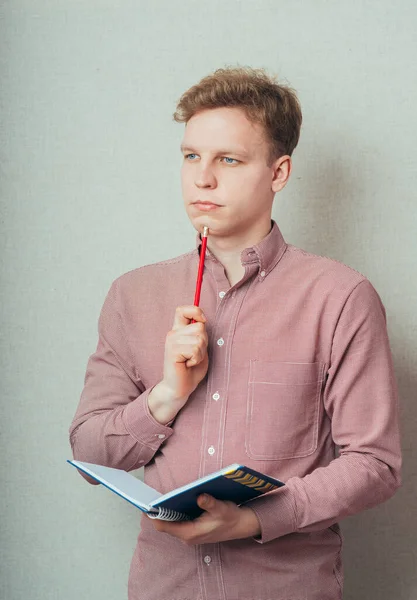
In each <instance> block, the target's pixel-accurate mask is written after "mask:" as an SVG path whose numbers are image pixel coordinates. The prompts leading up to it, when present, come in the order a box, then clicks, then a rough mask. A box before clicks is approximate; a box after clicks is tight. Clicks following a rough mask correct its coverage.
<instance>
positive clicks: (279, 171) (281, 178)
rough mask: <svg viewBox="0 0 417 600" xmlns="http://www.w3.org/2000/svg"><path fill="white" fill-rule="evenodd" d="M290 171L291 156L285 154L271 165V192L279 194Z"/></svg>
mask: <svg viewBox="0 0 417 600" xmlns="http://www.w3.org/2000/svg"><path fill="white" fill-rule="evenodd" d="M291 171H292V160H291V156H289V155H288V154H285V155H284V156H280V157H279V158H277V160H276V161H274V163H273V164H272V181H271V189H272V191H273V192H280V191H281V190H282V188H283V187H285V185H286V183H287V181H288V179H289V177H290V175H291Z"/></svg>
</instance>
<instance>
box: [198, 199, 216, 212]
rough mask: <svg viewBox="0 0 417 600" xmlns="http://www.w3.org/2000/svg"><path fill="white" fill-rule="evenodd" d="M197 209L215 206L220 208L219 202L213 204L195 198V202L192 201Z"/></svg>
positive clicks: (207, 208) (203, 209)
mask: <svg viewBox="0 0 417 600" xmlns="http://www.w3.org/2000/svg"><path fill="white" fill-rule="evenodd" d="M192 205H193V206H195V207H196V208H197V209H198V210H202V211H208V210H214V209H216V208H221V206H220V204H214V202H207V201H204V200H197V202H193V203H192Z"/></svg>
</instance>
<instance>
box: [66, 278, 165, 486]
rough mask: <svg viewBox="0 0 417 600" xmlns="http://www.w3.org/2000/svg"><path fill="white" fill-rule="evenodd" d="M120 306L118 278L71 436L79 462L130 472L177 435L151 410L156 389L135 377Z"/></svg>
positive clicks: (104, 312)
mask: <svg viewBox="0 0 417 600" xmlns="http://www.w3.org/2000/svg"><path fill="white" fill-rule="evenodd" d="M119 307H120V300H119V293H118V280H117V279H116V281H115V282H113V284H112V286H111V288H110V290H109V292H108V294H107V296H106V299H105V301H104V304H103V307H102V309H101V313H100V317H99V321H98V343H97V348H96V351H95V352H94V353H93V354H92V355H91V356H90V358H89V360H88V364H87V370H86V374H85V379H84V387H83V390H82V393H81V398H80V401H79V405H78V408H77V410H76V413H75V416H74V418H73V421H72V423H71V425H70V428H69V438H70V444H71V448H72V452H73V456H74V458H75V459H76V460H80V461H85V462H91V463H96V464H100V465H105V466H108V467H114V468H117V469H123V470H125V471H131V470H133V469H138V468H140V467H142V466H144V465H145V464H146V463H148V462H149V461H150V460H151V459H152V458H153V456H154V455H155V453H156V452H157V451H158V449H159V448H160V446H161V444H163V443H164V442H165V441H166V440H167V439H168V438H169V437H170V436H171V435H172V434H173V429H172V428H171V427H169V425H170V424H171V423H172V422H173V421H170V423H168V424H166V425H162V424H160V423H159V422H158V421H156V419H154V418H153V416H152V415H151V413H150V411H149V407H148V396H149V393H150V392H151V390H152V389H153V388H149V389H145V386H144V385H143V383H142V381H141V380H140V379H138V377H137V376H136V375H135V373H136V369H135V368H134V365H133V360H132V357H131V354H130V350H129V348H128V346H127V343H126V337H127V336H126V335H125V332H124V328H123V322H122V319H121V316H120V310H119ZM83 476H84V475H83ZM84 477H85V479H87V481H89V482H90V483H96V482H95V481H94V480H92V479H91V478H89V477H88V476H84Z"/></svg>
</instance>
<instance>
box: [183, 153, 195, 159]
mask: <svg viewBox="0 0 417 600" xmlns="http://www.w3.org/2000/svg"><path fill="white" fill-rule="evenodd" d="M191 156H197V154H186V155H185V158H190V157H191ZM191 160H192V158H191Z"/></svg>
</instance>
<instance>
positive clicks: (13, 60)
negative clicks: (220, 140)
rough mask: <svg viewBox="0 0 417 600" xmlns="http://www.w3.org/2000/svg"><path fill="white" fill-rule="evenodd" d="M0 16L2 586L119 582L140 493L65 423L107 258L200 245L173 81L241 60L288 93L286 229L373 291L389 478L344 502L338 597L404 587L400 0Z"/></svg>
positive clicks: (26, 591)
mask: <svg viewBox="0 0 417 600" xmlns="http://www.w3.org/2000/svg"><path fill="white" fill-rule="evenodd" d="M0 17H1V19H0V88H1V89H0V103H1V106H0V109H1V111H0V134H1V140H0V141H1V144H0V174H1V180H0V181H1V182H0V186H1V187H0V198H1V224H0V226H1V238H0V245H1V272H0V276H1V288H0V295H1V307H0V319H1V323H0V336H1V337H0V339H1V365H2V375H1V380H0V381H1V415H0V423H1V425H0V427H1V438H0V440H1V445H2V447H1V451H2V461H1V467H0V468H1V478H2V493H1V494H0V509H1V515H2V536H1V537H2V546H1V552H2V555H1V556H0V559H1V560H0V579H1V581H2V592H1V594H0V595H1V598H4V599H5V600H23V599H26V598H31V599H32V600H41V599H42V600H48V599H55V598H60V599H61V600H65V599H68V600H70V599H73V598H76V597H79V598H89V599H90V600H94V599H101V600H106V599H108V600H110V599H111V600H113V599H114V598H125V597H126V588H127V577H128V569H129V564H130V559H131V555H132V553H133V548H134V545H135V541H136V536H137V533H138V531H139V514H138V513H137V512H136V511H135V509H134V508H133V507H131V506H130V505H128V504H127V503H124V502H122V501H120V500H119V499H118V498H117V497H116V496H113V495H112V494H110V493H107V492H106V491H104V490H103V489H102V488H100V487H92V486H89V485H88V484H87V483H86V482H85V481H84V480H83V479H82V478H81V477H80V476H78V475H77V473H76V472H75V470H74V469H73V468H72V467H69V466H68V465H67V464H66V463H65V459H66V458H70V450H69V444H68V439H67V431H68V426H69V423H70V421H71V419H72V416H73V414H74V411H75V408H76V406H77V403H78V399H79V395H80V392H81V389H82V385H83V378H84V373H85V367H86V362H87V359H88V356H89V355H90V354H91V352H93V351H94V349H95V345H96V341H97V329H96V328H97V319H98V314H99V311H100V308H101V305H102V302H103V300H104V297H105V294H106V292H107V290H108V288H109V286H110V284H111V282H112V281H113V279H115V278H116V277H117V276H118V275H120V274H122V273H124V272H126V271H128V270H130V269H133V268H135V267H138V266H141V265H143V264H146V263H150V262H156V261H158V260H162V259H165V258H169V257H171V256H175V255H178V254H180V253H182V252H186V251H188V250H189V249H191V248H192V247H194V240H195V236H194V230H193V229H192V227H191V225H190V224H189V222H188V220H187V217H186V215H185V212H184V211H183V208H182V200H181V192H180V180H179V168H180V164H181V157H180V152H179V144H180V140H181V136H182V131H183V126H182V125H178V124H176V123H174V122H173V121H172V119H171V114H172V112H173V110H174V108H175V103H176V101H177V99H178V98H179V96H180V95H181V93H182V92H183V91H184V90H185V89H187V88H188V87H189V86H190V85H192V84H193V83H195V82H196V81H198V80H199V79H200V78H201V77H202V76H204V75H206V74H207V73H209V72H210V71H212V70H213V69H215V68H218V67H221V66H224V65H225V64H237V63H238V64H241V65H251V66H254V67H265V68H267V69H268V70H270V71H272V72H275V73H277V74H279V75H280V76H281V77H283V78H284V79H287V81H288V82H289V83H290V84H291V85H292V86H293V87H295V88H296V90H297V91H298V94H299V97H300V100H301V103H302V106H303V111H304V126H303V130H302V136H301V141H300V144H299V147H298V149H297V150H296V152H295V155H294V163H295V164H294V171H293V174H292V178H291V181H290V183H289V185H288V186H287V187H286V189H285V190H284V191H283V192H282V193H281V194H278V195H277V197H276V201H275V202H276V203H275V208H274V215H273V216H274V218H275V219H276V220H277V222H278V224H279V225H280V228H281V230H282V232H283V234H284V236H285V238H286V240H287V241H289V242H291V243H293V244H296V245H298V246H300V247H302V248H305V249H306V250H309V251H311V252H315V253H317V254H322V255H326V256H330V257H332V258H336V259H338V260H341V261H342V262H344V263H346V264H348V265H350V266H352V267H353V268H355V269H357V270H359V271H361V272H362V273H363V274H364V275H366V276H367V277H368V278H369V279H370V281H371V282H372V283H373V285H374V286H375V287H376V289H377V290H378V292H379V294H380V296H381V298H382V300H383V302H384V304H385V307H386V310H387V317H388V322H389V334H390V339H391V343H392V350H393V354H394V359H395V365H396V372H397V378H398V384H399V389H400V395H401V402H402V414H403V448H404V485H403V487H402V489H401V490H400V491H399V492H398V494H397V495H396V496H395V497H394V498H393V499H392V500H390V501H389V502H387V503H386V504H384V505H381V506H380V507H378V508H376V509H373V510H372V511H367V512H365V513H363V514H361V515H357V516H355V517H351V518H349V519H347V520H345V521H343V522H342V527H343V531H344V534H345V549H344V563H345V598H346V600H361V599H364V598H366V599H367V600H392V598H395V599H396V600H411V599H414V598H416V597H417V575H416V574H417V569H416V547H415V539H416V536H417V514H416V511H415V510H414V509H415V494H416V491H417V490H416V488H417V481H416V475H417V469H416V464H417V461H416V447H415V444H413V441H414V438H415V431H416V424H417V409H416V403H415V400H416V389H417V375H416V369H415V368H413V366H415V364H416V359H417V342H416V337H417V336H416V334H417V317H416V310H415V308H416V300H417V282H416V277H415V275H416V255H417V243H416V235H417V218H416V216H417V210H416V209H417V207H416V198H415V189H416V187H417V170H416V159H415V151H416V145H415V137H416V135H415V131H416V125H417V118H416V113H415V105H416V92H417V81H416V77H415V57H416V55H417V37H416V30H415V22H416V19H417V5H416V4H415V2H413V1H411V0H403V1H402V2H401V3H399V4H395V3H393V2H390V1H389V0H380V1H374V2H372V1H370V2H367V1H365V0H362V1H358V0H350V1H347V0H341V1H339V2H337V3H336V2H329V1H326V0H306V1H304V2H298V3H295V2H290V1H289V0H281V1H272V0H270V1H268V0H257V1H256V2H255V1H250V0H248V1H246V2H244V1H237V0H230V1H229V2H227V3H225V2H223V1H222V0H211V1H210V2H203V3H201V2H200V3H198V2H192V1H191V0H181V1H179V0H170V1H169V2H168V0H166V1H165V2H154V3H152V4H151V3H149V2H148V3H145V2H140V1H128V0H120V2H119V3H118V4H117V6H116V5H115V3H114V2H111V1H109V0H100V1H99V0H89V2H81V1H76V0H65V1H64V0H49V1H48V0H44V1H40V0H15V1H13V2H1V3H0ZM168 230H170V233H169V235H168V236H167V232H168Z"/></svg>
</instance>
